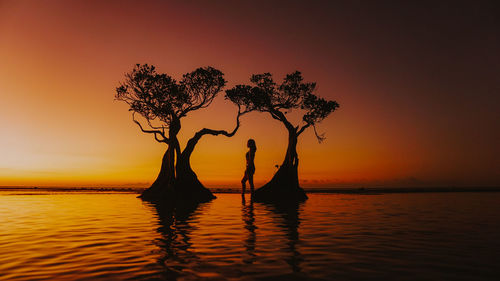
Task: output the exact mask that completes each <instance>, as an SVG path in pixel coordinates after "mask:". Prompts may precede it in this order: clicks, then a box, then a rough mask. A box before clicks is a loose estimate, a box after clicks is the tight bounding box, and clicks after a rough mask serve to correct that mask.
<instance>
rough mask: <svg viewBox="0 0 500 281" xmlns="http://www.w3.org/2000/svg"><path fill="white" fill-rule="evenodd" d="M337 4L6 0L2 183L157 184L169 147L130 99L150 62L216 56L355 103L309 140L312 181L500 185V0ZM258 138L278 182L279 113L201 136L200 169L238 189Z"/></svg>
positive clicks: (303, 146) (259, 180) (230, 117)
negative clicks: (131, 77) (293, 75)
mask: <svg viewBox="0 0 500 281" xmlns="http://www.w3.org/2000/svg"><path fill="white" fill-rule="evenodd" d="M334 2H335V1H22V0H20V1H16V0H12V1H2V0H0V132H1V135H0V186H12V185H15V186H20V185H26V186H33V185H35V186H126V187H145V186H148V184H151V183H152V181H153V180H154V179H155V177H156V175H157V173H158V171H159V167H160V162H161V157H162V155H163V153H164V151H165V149H166V146H165V145H163V144H159V143H157V142H155V141H154V139H153V137H152V136H151V135H147V134H143V133H141V132H140V131H139V129H138V128H137V126H136V125H135V124H134V123H133V122H132V121H131V115H130V112H129V111H127V110H128V107H127V105H126V104H124V103H123V102H119V101H116V100H115V99H114V94H115V88H116V87H117V86H118V85H119V82H120V81H122V80H123V79H124V74H125V73H126V72H128V71H130V70H131V69H132V67H133V65H134V64H136V63H149V64H154V65H156V66H157V68H158V70H159V71H160V72H165V73H168V74H170V75H172V76H173V77H175V78H180V77H181V76H182V74H184V73H186V72H189V71H192V70H194V69H195V68H197V67H200V66H209V65H210V66H213V67H216V68H218V69H220V70H221V71H222V72H224V73H225V78H226V80H227V81H228V87H227V88H229V87H232V86H233V85H235V84H240V83H248V79H249V77H250V75H251V74H254V73H263V72H271V73H273V75H274V76H275V79H276V80H281V79H282V78H283V76H284V75H285V74H286V73H289V72H292V71H295V70H300V71H302V73H303V76H304V77H305V79H306V80H307V81H315V82H317V83H318V89H317V94H318V95H320V96H321V97H324V98H327V99H331V100H336V101H337V102H338V103H339V104H340V108H339V109H338V110H337V111H335V112H334V113H333V114H331V115H330V116H329V117H328V118H327V119H326V120H324V121H323V122H322V123H321V124H320V125H319V126H318V129H319V131H320V132H324V133H325V136H326V137H327V139H326V140H325V141H324V142H323V143H321V144H319V143H318V142H317V140H316V138H315V137H314V134H313V132H312V130H309V131H307V132H306V133H304V134H303V135H302V136H301V137H300V139H299V145H298V152H299V159H300V166H299V175H300V176H299V177H300V180H301V185H302V186H304V187H351V186H353V187H358V186H368V187H370V186H402V187H408V186H498V185H500V160H499V159H500V148H499V144H500V122H499V121H500V110H499V105H500V51H499V50H500V33H499V29H498V26H500V22H499V21H500V20H499V17H498V10H497V9H496V8H494V6H493V4H494V1H491V2H486V1H479V2H476V1H470V2H468V3H467V4H459V3H455V2H454V1H453V2H452V1H450V2H447V1H443V3H442V4H436V3H432V4H431V2H429V4H428V5H427V4H422V3H420V1H415V3H413V4H412V3H406V1H394V2H386V1H366V3H363V5H362V6H361V5H360V4H346V3H350V2H351V1H345V2H344V3H343V4H342V3H339V2H337V3H334ZM352 2H356V1H352ZM375 2H377V3H375ZM399 2H405V3H399ZM417 2H418V3H417ZM445 2H447V3H445ZM236 110H237V109H236V107H235V106H234V105H232V104H231V103H229V102H228V101H226V100H224V98H223V93H221V94H220V96H219V97H218V98H217V99H216V101H215V102H214V103H213V104H212V106H211V107H210V108H208V109H205V110H200V111H199V112H196V113H194V114H192V115H190V116H189V117H188V118H186V119H184V120H183V128H182V131H181V134H180V136H181V141H182V143H185V140H186V139H187V138H189V137H190V136H192V135H193V134H194V132H195V131H197V130H199V129H201V128H203V127H209V128H214V129H227V130H230V129H232V128H233V126H234V117H235V114H236ZM250 137H251V138H254V139H255V140H256V142H257V147H258V150H257V154H256V160H255V161H256V174H255V181H256V185H257V186H260V185H262V184H263V183H265V182H266V181H267V180H269V179H270V178H271V177H272V175H273V173H274V172H275V171H276V168H275V167H274V165H275V164H279V163H281V162H282V160H283V157H284V152H285V149H286V141H287V140H286V137H287V135H286V130H285V128H284V127H283V125H282V124H281V123H279V122H277V121H275V120H273V119H271V118H270V116H268V115H266V114H264V113H251V114H249V115H246V116H245V117H244V118H243V119H242V127H241V129H240V130H239V131H238V133H237V134H236V136H234V137H232V138H226V137H223V136H218V137H213V136H207V137H204V138H203V139H202V140H201V141H200V143H199V145H198V147H197V148H196V150H195V152H194V154H193V157H192V166H193V169H194V170H195V171H196V173H197V174H198V177H199V178H200V180H201V181H202V182H203V183H205V184H206V185H207V186H208V187H224V186H238V185H239V180H240V179H241V177H242V176H243V171H244V167H245V152H246V150H247V148H246V140H247V139H248V138H250Z"/></svg>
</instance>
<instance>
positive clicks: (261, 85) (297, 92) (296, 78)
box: [226, 71, 339, 141]
mask: <svg viewBox="0 0 500 281" xmlns="http://www.w3.org/2000/svg"><path fill="white" fill-rule="evenodd" d="M250 82H251V83H252V85H236V86H235V87H233V88H232V89H229V90H226V98H228V99H229V100H231V101H232V102H233V103H235V104H238V105H240V106H245V107H247V108H248V109H250V110H257V111H261V112H268V113H269V114H270V115H271V116H272V118H274V119H276V120H279V121H281V122H283V123H285V125H286V126H287V128H288V129H293V130H295V132H296V133H297V134H298V135H300V134H301V133H302V132H303V131H304V130H305V129H307V128H308V127H310V126H312V127H313V128H314V131H315V133H316V137H317V138H318V140H319V141H321V140H322V139H323V137H322V136H320V135H319V134H318V133H317V131H316V127H315V125H316V124H317V123H319V122H321V121H322V120H323V119H325V118H326V117H327V116H328V115H329V114H330V113H332V112H333V111H334V110H335V109H337V108H338V107H339V104H338V103H337V102H336V101H328V100H326V99H324V98H321V97H319V96H317V95H316V94H315V93H314V92H315V89H316V83H310V82H304V79H303V77H302V74H301V73H300V72H299V71H295V72H293V73H290V74H287V75H286V76H285V78H284V79H283V81H282V83H281V84H277V83H276V82H274V80H273V78H272V75H271V74H270V73H263V74H254V75H252V77H251V78H250ZM293 109H301V110H303V111H304V114H303V116H302V121H303V122H302V124H300V125H298V126H293V125H292V124H291V123H290V122H289V121H288V119H287V118H286V116H285V114H286V113H287V112H288V111H290V110H293Z"/></svg>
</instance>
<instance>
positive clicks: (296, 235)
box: [0, 191, 500, 280]
mask: <svg viewBox="0 0 500 281" xmlns="http://www.w3.org/2000/svg"><path fill="white" fill-rule="evenodd" d="M28 194H29V193H19V192H12V191H11V192H0V280H129V279H132V280H175V279H177V280H198V279H208V280H253V279H260V280H263V279H264V280H295V279H304V280H311V279H326V280H360V279H362V280H367V279H368V280H371V279H387V280H498V276H499V274H500V269H499V268H498V260H499V256H500V254H499V253H500V242H499V240H500V219H499V214H500V204H499V203H500V193H420V194H418V193H408V194H382V195H345V194H311V195H310V198H309V200H307V201H306V202H305V203H303V204H301V205H298V206H292V207H287V208H283V207H279V206H272V205H265V204H260V203H253V204H252V203H251V202H249V200H248V198H247V200H246V201H245V202H242V200H241V196H240V195H238V194H217V196H218V198H217V199H215V200H213V201H212V202H209V203H205V204H201V205H199V206H197V207H195V208H191V209H186V210H175V211H172V210H164V209H160V208H157V207H155V206H153V205H151V204H148V203H144V202H142V201H141V200H139V199H137V198H136V197H135V196H136V195H135V194H120V193H112V194H102V193H43V192H40V193H35V194H30V195H28Z"/></svg>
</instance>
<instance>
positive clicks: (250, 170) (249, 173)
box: [241, 139, 257, 195]
mask: <svg viewBox="0 0 500 281" xmlns="http://www.w3.org/2000/svg"><path fill="white" fill-rule="evenodd" d="M247 147H248V148H249V150H248V152H247V154H246V155H245V157H246V159H247V168H246V169H245V175H244V176H243V179H242V180H241V195H243V194H245V187H246V186H245V184H246V182H247V180H248V183H249V184H250V191H251V192H252V195H253V174H254V173H255V164H254V163H253V160H254V159H255V151H256V150H257V146H255V141H254V140H253V139H249V140H248V142H247Z"/></svg>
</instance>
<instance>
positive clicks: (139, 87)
mask: <svg viewBox="0 0 500 281" xmlns="http://www.w3.org/2000/svg"><path fill="white" fill-rule="evenodd" d="M225 85H226V81H225V80H224V74H223V73H222V72H221V71H220V70H217V69H215V68H213V67H200V68H197V69H196V70H194V71H192V72H189V73H186V74H184V75H183V76H182V79H181V80H180V81H176V80H175V79H174V78H172V77H171V76H169V75H167V74H164V73H158V72H157V71H156V68H155V67H154V66H152V65H148V64H142V65H141V64H137V65H135V67H134V68H133V70H132V71H131V72H129V73H127V74H125V81H124V82H122V83H121V84H120V86H119V87H117V88H116V95H115V98H116V99H117V100H121V101H124V102H126V103H127V104H128V105H129V106H130V109H129V110H130V111H133V112H134V113H138V114H140V115H141V116H142V117H144V119H145V120H146V122H147V123H148V125H149V127H150V128H152V129H153V130H145V129H144V128H143V126H142V125H141V124H140V123H139V122H138V121H137V120H135V118H134V122H135V123H137V124H138V125H139V126H140V127H141V130H142V131H143V132H145V133H154V134H155V138H156V140H157V141H159V142H169V141H170V139H169V138H168V136H167V134H166V130H169V129H170V127H171V126H172V123H175V122H178V121H179V119H180V118H182V117H185V116H186V115H187V114H188V113H189V112H190V111H193V110H198V109H201V108H205V107H207V106H209V105H210V104H211V103H212V101H213V100H214V98H215V97H216V96H217V94H218V93H219V92H220V91H221V90H222V89H223V88H224V86H225ZM154 121H156V122H159V123H160V125H159V126H158V125H153V122H154ZM160 136H161V138H160Z"/></svg>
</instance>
